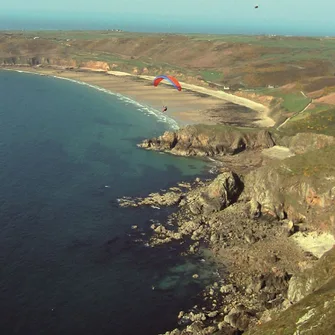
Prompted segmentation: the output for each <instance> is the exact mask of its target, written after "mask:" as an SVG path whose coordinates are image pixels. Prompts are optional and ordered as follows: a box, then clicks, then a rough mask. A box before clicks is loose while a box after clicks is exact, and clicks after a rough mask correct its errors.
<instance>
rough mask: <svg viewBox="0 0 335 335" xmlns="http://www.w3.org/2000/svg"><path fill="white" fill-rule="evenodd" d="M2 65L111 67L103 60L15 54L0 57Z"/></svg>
mask: <svg viewBox="0 0 335 335" xmlns="http://www.w3.org/2000/svg"><path fill="white" fill-rule="evenodd" d="M0 65H2V66H55V67H57V66H60V67H64V68H78V69H83V70H90V71H105V72H107V71H109V70H110V67H109V65H108V63H106V62H102V61H86V62H85V61H83V62H78V61H77V60H75V59H72V58H68V57H64V58H60V57H54V58H51V57H49V58H47V57H42V56H36V57H24V56H15V57H7V58H3V59H1V58H0Z"/></svg>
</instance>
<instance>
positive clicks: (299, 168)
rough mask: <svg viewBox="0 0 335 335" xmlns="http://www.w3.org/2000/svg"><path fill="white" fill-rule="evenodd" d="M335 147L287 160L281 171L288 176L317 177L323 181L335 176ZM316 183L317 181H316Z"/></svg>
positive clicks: (309, 152) (313, 151) (331, 146)
mask: <svg viewBox="0 0 335 335" xmlns="http://www.w3.org/2000/svg"><path fill="white" fill-rule="evenodd" d="M334 162H335V147H334V145H330V146H327V147H325V148H322V149H317V150H311V151H308V152H306V153H304V154H301V155H296V156H293V157H290V158H287V159H286V160H284V161H283V165H282V166H281V169H282V171H283V172H286V173H287V174H288V175H291V176H294V175H297V176H299V177H302V176H304V177H306V178H311V177H316V178H318V179H321V178H322V177H323V176H325V175H329V174H331V175H334V174H335V165H334ZM314 181H315V180H314Z"/></svg>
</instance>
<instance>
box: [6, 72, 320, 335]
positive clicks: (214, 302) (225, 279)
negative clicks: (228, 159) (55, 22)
mask: <svg viewBox="0 0 335 335" xmlns="http://www.w3.org/2000/svg"><path fill="white" fill-rule="evenodd" d="M28 69H29V68H28ZM9 70H13V71H21V72H24V70H22V67H20V68H19V69H9ZM25 72H28V73H31V74H38V75H46V76H52V77H55V78H59V79H66V80H71V81H74V82H76V83H79V84H85V85H88V86H90V87H92V88H95V89H101V90H105V91H106V92H107V93H108V92H109V93H111V94H113V95H118V94H120V95H121V94H122V95H123V94H124V93H121V92H120V93H119V92H117V93H115V91H112V90H110V88H113V87H114V88H115V87H116V89H117V90H120V91H121V90H122V92H126V93H127V92H128V93H127V94H124V96H125V97H126V98H127V99H134V100H132V101H133V103H137V101H138V103H139V104H141V103H142V101H143V105H144V106H145V105H147V106H151V107H148V108H153V107H152V106H153V105H152V102H155V103H158V102H157V99H162V98H164V97H166V96H167V95H168V94H178V92H177V93H176V92H175V91H174V90H172V89H169V88H166V86H163V87H162V88H161V91H162V92H160V91H159V94H158V97H156V98H154V97H152V93H151V90H152V89H153V88H152V86H151V85H150V84H148V83H146V84H145V82H144V81H143V80H149V79H143V80H142V78H141V77H140V76H132V75H129V74H125V73H122V74H121V75H106V73H95V72H73V71H66V70H60V71H58V72H57V70H49V71H47V70H46V71H44V70H41V71H40V70H38V71H25ZM64 72H65V74H64V75H63V73H64ZM54 73H57V75H55V74H54ZM118 77H119V78H118ZM120 77H121V78H120ZM85 78H86V80H85ZM106 78H107V79H106ZM116 78H118V79H116ZM133 79H139V81H134V80H133ZM99 83H100V85H97V84H99ZM103 85H104V86H103ZM107 87H109V89H108V88H107ZM137 90H138V92H137ZM154 90H156V88H154ZM165 90H166V95H165V92H163V91H165ZM167 92H169V93H167ZM198 93H199V92H198ZM192 95H194V96H192ZM134 96H137V97H138V99H135V97H134ZM186 96H187V97H188V98H189V99H190V96H192V99H197V100H196V101H197V103H198V104H200V103H201V104H202V103H203V104H204V105H205V104H206V103H208V99H207V98H206V97H203V96H200V97H199V96H196V93H194V92H193V93H189V92H187V95H186ZM180 99H181V100H178V103H180V104H181V103H182V102H184V103H185V104H187V103H188V105H187V106H182V107H185V108H190V106H192V104H191V102H190V101H188V100H187V99H184V98H180ZM183 99H184V100H183ZM209 99H211V98H209ZM222 100H223V99H221V101H222ZM192 101H195V100H192ZM143 105H142V106H143ZM169 106H170V105H169ZM175 106H176V107H175V108H176V110H178V108H181V107H180V106H178V105H175ZM217 106H220V104H218V105H217ZM218 108H219V107H218ZM157 111H158V112H159V110H157ZM196 112H197V111H195V112H194V111H193V112H192V111H190V112H189V114H188V117H186V118H185V112H183V110H182V108H181V109H180V110H179V111H178V112H177V111H175V114H176V115H179V117H180V119H179V125H183V122H184V124H190V122H192V121H194V120H192V118H194V115H196ZM200 112H203V110H201V111H200ZM178 113H179V114H178ZM183 113H184V114H183ZM230 113H231V112H230ZM264 113H265V112H264ZM172 114H173V113H172ZM170 115H171V111H170V110H169V116H170ZM244 115H245V114H244ZM201 116H202V115H201V113H198V117H199V118H201ZM171 117H173V116H171ZM175 119H176V120H178V117H175ZM202 119H205V117H203V118H202ZM264 120H266V119H264ZM177 122H178V121H177ZM205 122H208V123H207V124H217V123H220V122H218V121H217V120H216V121H215V119H212V120H210V119H209V118H208V117H207V119H205ZM209 122H212V123H209ZM256 122H257V121H256ZM256 122H254V124H256ZM194 123H197V122H194ZM208 160H209V161H212V162H213V163H214V162H215V163H216V162H217V161H216V160H215V159H213V158H209V159H208ZM229 173H230V172H225V173H224V174H221V175H219V176H218V179H217V180H216V181H212V182H211V183H210V184H203V185H201V184H200V187H199V186H196V187H195V188H194V189H193V190H192V189H191V190H190V191H189V192H188V191H185V192H184V191H183V192H180V193H181V195H180V194H179V193H178V192H177V194H176V195H175V194H172V193H173V192H169V193H168V194H167V195H166V194H165V195H162V196H160V195H159V196H157V199H158V200H159V201H161V200H162V199H163V201H162V203H163V204H159V203H158V202H157V200H156V199H153V197H152V198H150V197H148V198H146V199H145V198H144V199H140V203H139V204H136V206H139V205H141V206H142V205H166V203H165V202H167V200H169V201H175V198H173V197H172V196H176V199H177V203H178V201H179V200H180V202H179V204H182V205H181V206H179V207H180V208H181V210H178V213H177V214H176V216H175V217H174V218H175V219H176V222H178V227H179V228H178V230H177V232H176V231H174V230H171V231H170V230H169V227H168V225H164V223H163V224H158V225H153V226H152V227H151V228H152V229H153V238H154V240H152V241H153V242H154V243H153V246H154V245H158V244H161V243H163V242H162V241H166V239H168V238H171V239H172V240H173V239H175V240H177V241H179V240H182V241H184V238H188V234H190V232H191V235H190V236H191V240H194V241H196V242H195V243H194V245H192V246H191V247H192V252H193V251H194V252H197V250H198V246H199V244H200V242H199V241H202V240H203V241H206V245H207V244H208V248H209V250H211V251H213V254H214V255H215V258H216V259H217V260H218V261H219V262H222V264H228V266H227V269H226V271H227V272H226V276H222V278H219V280H218V281H217V282H215V283H213V284H211V285H210V286H208V287H207V288H206V290H205V291H204V292H201V293H200V294H201V296H203V297H204V300H203V303H204V305H203V306H202V307H201V309H200V307H199V308H198V307H197V306H194V310H193V311H191V312H189V311H188V312H184V311H182V312H181V313H180V314H179V316H178V319H179V322H178V324H179V325H180V326H181V328H183V325H184V323H185V324H186V325H188V326H187V327H190V329H193V330H194V333H195V332H196V331H198V328H199V327H200V326H201V327H204V329H205V330H206V334H212V333H214V332H215V331H216V330H218V329H219V330H221V329H226V330H227V332H228V331H231V329H232V328H233V329H234V328H236V329H239V330H240V329H242V330H243V331H245V330H247V329H248V328H249V327H253V326H256V325H259V324H260V323H262V322H266V321H269V320H271V318H272V317H273V315H271V313H276V312H278V311H283V310H285V309H286V308H287V307H289V306H290V305H291V303H292V301H291V300H290V298H289V297H287V296H286V292H287V290H288V286H289V280H290V276H291V275H292V274H294V275H296V274H298V273H299V272H300V271H302V270H304V269H306V268H307V267H308V266H311V265H312V264H314V262H315V259H311V258H309V256H308V255H307V254H304V253H303V252H302V250H301V249H299V248H298V247H297V246H296V245H295V242H293V240H292V239H289V237H290V236H291V235H292V234H294V232H295V229H298V228H297V227H298V226H295V225H294V223H293V221H291V220H289V219H288V218H285V215H282V216H281V217H278V218H276V217H272V214H268V213H266V212H265V211H264V213H263V215H262V211H261V206H258V205H259V204H258V203H257V202H256V203H255V202H254V201H253V198H251V200H250V199H249V197H250V194H246V195H243V194H242V193H241V194H242V197H241V199H242V200H241V201H239V202H236V203H234V200H229V199H228V198H227V199H226V200H227V201H225V203H227V204H228V206H227V210H224V211H223V210H221V209H220V210H218V211H217V212H215V213H211V212H210V211H209V212H208V213H205V212H203V213H201V212H200V213H198V212H197V211H198V210H200V211H201V210H202V208H206V207H205V206H204V204H205V205H208V208H209V209H211V206H212V205H213V204H212V203H210V202H208V204H207V203H206V201H207V200H208V199H211V194H212V195H213V194H214V193H215V194H214V195H213V197H212V198H213V199H214V200H216V197H217V195H216V193H217V192H216V191H217V190H220V189H219V188H218V187H219V186H220V185H221V184H226V183H223V181H225V182H226V181H227V180H228V181H229V180H230V181H233V182H234V183H233V184H235V186H234V187H235V188H236V190H237V193H238V192H240V191H239V190H238V187H239V184H240V183H239V179H236V180H235V179H234V178H235V177H234V175H229ZM223 177H224V178H223ZM249 183H250V184H252V185H256V184H257V183H254V182H253V183H251V182H250V181H249ZM171 191H173V188H171ZM203 191H204V192H207V193H206V194H207V195H208V197H204V198H202V193H201V192H203ZM241 192H242V191H241ZM171 194H172V196H171ZM224 194H225V193H224V192H223V195H224ZM169 197H170V198H169ZM204 199H205V200H204ZM206 199H207V200H206ZM213 199H212V200H213ZM222 199H225V198H224V196H222ZM231 199H235V196H234V194H232V196H231ZM228 200H229V201H228ZM143 201H144V202H143ZM204 201H205V202H204ZM141 202H142V203H141ZM164 203H165V204H164ZM194 203H195V204H197V203H198V205H197V206H195V207H194V206H193V204H194ZM131 205H132V203H130V206H131ZM214 205H215V203H214ZM192 208H193V211H194V213H193V212H192ZM190 210H191V212H192V213H191V214H192V216H191V221H190V217H189V214H190ZM199 214H200V215H202V219H201V220H200V219H199V217H200V216H199ZM177 215H178V216H177ZM277 220H278V221H277ZM202 221H203V222H206V224H207V225H203V222H202ZM278 222H279V224H278ZM179 223H181V224H179ZM246 223H247V225H246ZM204 226H205V228H204ZM176 227H177V224H176ZM246 227H248V230H246ZM226 232H229V234H228V236H227V235H226ZM264 236H265V237H264ZM181 237H182V238H181ZM192 237H193V238H192ZM164 243H165V242H164ZM263 250H268V254H269V255H270V256H271V255H272V256H273V257H267V255H263V254H262V251H263ZM190 251H191V249H190ZM246 255H247V257H245V256H246ZM249 255H251V256H250V257H249ZM292 255H294V256H292ZM227 274H229V276H228V275H227ZM195 275H196V276H198V274H195ZM253 280H255V282H253ZM263 286H265V288H264V289H263V288H262V287H263ZM277 286H278V287H277ZM260 288H261V289H260ZM201 300H202V299H201ZM205 301H207V303H208V302H209V304H208V305H207V303H205ZM199 304H200V305H201V303H199ZM240 306H242V307H241V309H239V308H240ZM254 310H257V315H256V314H255V315H254ZM204 311H205V312H204ZM263 313H264V314H263ZM236 320H237V321H236ZM200 321H205V322H204V323H203V324H201V325H200V326H199V322H200ZM258 322H260V323H258ZM209 325H210V326H209ZM192 327H193V328H192ZM205 327H207V328H205ZM184 330H185V329H183V331H184ZM178 331H179V330H178ZM183 331H182V332H177V330H173V331H171V332H167V333H165V334H171V335H176V334H185V335H186V333H187V330H185V332H183Z"/></svg>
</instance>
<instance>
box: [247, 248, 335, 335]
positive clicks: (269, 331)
mask: <svg viewBox="0 0 335 335" xmlns="http://www.w3.org/2000/svg"><path fill="white" fill-rule="evenodd" d="M334 269H335V248H333V249H332V250H330V251H328V252H327V253H326V254H325V255H324V256H323V257H322V258H321V259H320V260H319V261H318V262H317V263H316V265H315V266H314V267H313V268H312V269H308V270H306V271H305V272H303V273H302V274H301V275H300V276H297V277H296V278H292V279H291V281H290V285H289V297H290V295H291V297H292V293H293V292H294V291H296V293H299V294H301V293H302V291H303V293H302V295H301V297H300V298H301V300H300V299H299V302H297V303H296V304H294V305H293V306H291V307H289V308H288V309H287V310H286V311H284V312H283V313H281V314H279V315H277V316H275V317H274V318H273V320H271V321H269V322H267V323H264V324H262V325H258V326H256V327H254V328H252V329H250V330H249V331H247V332H246V333H245V334H246V335H276V334H288V335H294V334H317V335H330V334H334V333H335V299H334V296H335V272H334Z"/></svg>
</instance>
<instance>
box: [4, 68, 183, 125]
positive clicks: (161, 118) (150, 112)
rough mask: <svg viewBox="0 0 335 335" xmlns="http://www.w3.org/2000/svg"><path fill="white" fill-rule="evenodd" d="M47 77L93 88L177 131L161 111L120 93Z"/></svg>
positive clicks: (72, 80)
mask: <svg viewBox="0 0 335 335" xmlns="http://www.w3.org/2000/svg"><path fill="white" fill-rule="evenodd" d="M9 70H11V69H9ZM11 71H13V70H11ZM14 71H16V72H20V73H29V74H36V75H40V76H45V75H44V74H43V73H36V72H29V71H24V70H14ZM48 76H50V77H52V78H57V79H61V80H67V81H71V82H73V83H76V84H79V85H83V86H88V87H91V88H94V89H96V90H98V91H101V92H104V93H107V94H110V95H113V96H115V97H117V98H118V99H119V100H121V101H122V102H124V103H125V104H131V105H134V106H137V107H138V109H137V110H138V111H140V112H142V113H143V114H145V115H146V116H154V117H155V118H156V119H157V122H160V123H166V124H168V125H169V127H170V128H172V129H175V130H177V129H179V125H178V123H177V122H176V121H175V120H174V119H172V118H170V117H168V116H166V115H165V114H164V113H162V112H161V111H159V110H157V109H154V108H152V107H150V106H149V105H145V104H141V103H139V102H137V101H135V100H133V99H131V98H129V97H127V96H125V95H122V94H120V93H114V92H112V91H109V90H107V89H105V88H102V87H100V86H96V85H92V84H88V83H85V82H83V81H79V80H75V79H71V78H65V77H59V76H54V75H52V76H51V75H48Z"/></svg>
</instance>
